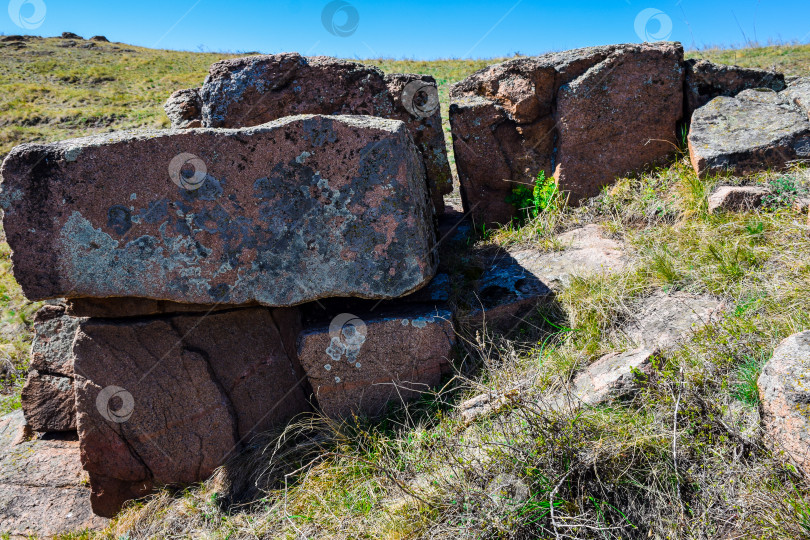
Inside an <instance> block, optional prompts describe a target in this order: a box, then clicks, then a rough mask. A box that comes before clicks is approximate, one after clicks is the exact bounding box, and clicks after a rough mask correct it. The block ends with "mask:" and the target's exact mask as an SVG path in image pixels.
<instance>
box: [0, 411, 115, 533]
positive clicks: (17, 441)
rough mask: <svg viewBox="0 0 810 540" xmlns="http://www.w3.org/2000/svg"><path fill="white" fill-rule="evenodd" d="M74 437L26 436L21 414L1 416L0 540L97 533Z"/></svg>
mask: <svg viewBox="0 0 810 540" xmlns="http://www.w3.org/2000/svg"><path fill="white" fill-rule="evenodd" d="M86 476H87V475H86V473H84V471H82V466H81V460H80V459H79V442H78V440H77V439H76V434H75V433H70V434H59V435H49V436H47V437H43V436H40V435H33V436H30V435H28V436H26V431H25V419H24V418H23V414H22V411H15V412H13V413H11V414H8V415H6V416H3V417H0V536H2V535H9V536H10V537H11V538H22V537H25V538H28V537H30V536H37V537H51V536H54V535H57V534H69V533H79V532H81V531H83V530H85V529H90V530H98V529H102V528H104V527H105V526H106V525H107V520H106V519H104V518H102V517H99V516H96V515H93V511H92V509H91V507H90V489H89V488H88V487H87V486H86V482H85V480H86Z"/></svg>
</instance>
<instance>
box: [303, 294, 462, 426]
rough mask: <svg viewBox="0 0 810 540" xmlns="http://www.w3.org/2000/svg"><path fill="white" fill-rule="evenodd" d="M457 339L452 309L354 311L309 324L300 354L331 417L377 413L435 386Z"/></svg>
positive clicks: (321, 405) (304, 333)
mask: <svg viewBox="0 0 810 540" xmlns="http://www.w3.org/2000/svg"><path fill="white" fill-rule="evenodd" d="M454 344H455V333H454V331H453V323H452V314H451V313H450V312H449V311H441V310H431V311H424V310H416V309H414V310H409V311H401V312H398V313H388V314H376V315H373V316H365V317H364V318H363V319H361V318H359V317H356V316H355V315H351V314H346V313H344V314H341V315H338V316H337V317H335V318H334V319H333V320H332V322H331V324H329V325H322V326H318V327H312V328H306V329H305V330H304V332H303V333H302V334H301V336H300V337H299V339H298V356H299V359H300V361H301V365H302V366H303V367H304V369H305V370H306V372H307V374H308V376H309V382H310V384H311V385H312V389H313V391H314V392H315V396H316V397H317V400H318V404H319V406H320V409H321V410H322V411H323V413H324V414H326V415H327V416H330V417H345V416H348V415H350V414H353V413H357V414H365V415H368V416H376V415H379V414H380V413H382V412H384V410H385V406H386V404H387V403H388V402H389V401H399V402H403V401H407V400H411V399H414V398H416V397H418V396H419V395H420V394H422V393H423V392H425V391H427V390H429V389H430V388H431V387H434V386H436V385H437V384H438V383H439V382H440V381H441V376H442V374H443V373H446V372H447V371H448V369H449V360H450V358H451V356H452V349H453V345H454Z"/></svg>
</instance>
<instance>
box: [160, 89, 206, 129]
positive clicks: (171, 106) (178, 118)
mask: <svg viewBox="0 0 810 540" xmlns="http://www.w3.org/2000/svg"><path fill="white" fill-rule="evenodd" d="M163 110H165V111H166V116H168V117H169V120H170V121H171V123H172V128H178V129H185V128H195V127H202V100H201V99H200V89H199V88H187V89H185V90H177V91H176V92H174V93H173V94H172V95H171V96H169V99H167V100H166V103H164V104H163Z"/></svg>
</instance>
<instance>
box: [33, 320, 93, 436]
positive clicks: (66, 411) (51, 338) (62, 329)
mask: <svg viewBox="0 0 810 540" xmlns="http://www.w3.org/2000/svg"><path fill="white" fill-rule="evenodd" d="M80 321H81V319H77V318H75V317H70V316H68V315H65V306H64V305H46V306H44V307H42V308H41V309H40V310H39V311H38V312H37V314H36V315H35V316H34V340H33V344H32V346H31V364H30V370H29V372H28V376H27V378H26V381H25V386H23V390H22V400H21V401H22V409H23V411H24V412H25V418H26V421H27V422H28V424H29V425H30V426H31V429H33V430H34V431H41V432H56V431H75V430H76V404H75V394H74V392H73V350H72V349H73V339H74V337H75V336H76V329H77V328H78V325H79V322H80Z"/></svg>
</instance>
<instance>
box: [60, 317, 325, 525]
mask: <svg viewBox="0 0 810 540" xmlns="http://www.w3.org/2000/svg"><path fill="white" fill-rule="evenodd" d="M276 311H278V312H279V313H276ZM277 316H279V317H284V318H285V319H284V320H286V321H289V314H288V313H287V310H274V311H272V312H271V311H270V310H267V309H265V308H254V309H244V310H235V311H230V312H225V313H216V314H211V315H208V316H202V315H198V316H189V315H186V316H175V317H167V318H159V319H135V320H126V319H118V320H93V319H90V320H87V321H85V322H82V323H81V325H80V328H79V332H78V335H77V337H76V341H75V344H74V354H75V370H76V385H75V386H76V409H77V414H78V421H77V423H78V431H79V440H80V443H81V456H82V464H83V465H84V468H85V470H87V471H88V472H89V473H90V484H91V487H92V490H93V509H94V510H95V511H96V512H97V513H99V514H100V515H106V516H109V515H112V514H114V513H115V512H117V511H118V510H119V509H120V507H121V504H123V503H124V502H125V501H126V500H127V499H129V498H133V497H138V496H141V495H144V494H146V493H148V492H149V491H150V490H151V488H152V486H156V485H162V484H174V483H177V484H187V483H191V482H196V481H201V480H204V479H205V478H207V477H208V476H209V475H210V474H211V472H212V471H213V470H214V468H215V467H218V466H219V465H221V464H222V463H223V462H224V461H225V459H226V458H227V457H228V456H230V455H231V454H232V453H234V452H236V451H238V450H239V448H240V446H241V444H243V443H244V442H247V441H248V440H249V438H250V437H251V436H252V435H253V434H255V433H258V432H260V431H263V430H267V429H270V428H271V427H273V426H276V425H279V424H281V423H283V422H286V421H288V420H289V419H290V418H292V417H293V416H294V415H296V414H298V413H300V412H303V411H306V410H308V408H309V405H308V403H307V400H306V395H305V391H304V386H303V385H302V384H301V383H302V382H303V379H304V376H303V374H302V372H301V370H300V368H298V367H297V364H296V362H295V360H294V358H291V357H290V356H289V355H290V354H294V349H293V350H292V351H289V349H291V348H292V347H293V344H292V342H291V340H290V339H289V337H288V336H285V335H284V331H280V329H279V326H277V322H276V317H277ZM285 324H286V325H287V326H291V325H290V323H289V322H286V323H285ZM297 330H298V329H295V328H293V331H297Z"/></svg>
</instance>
